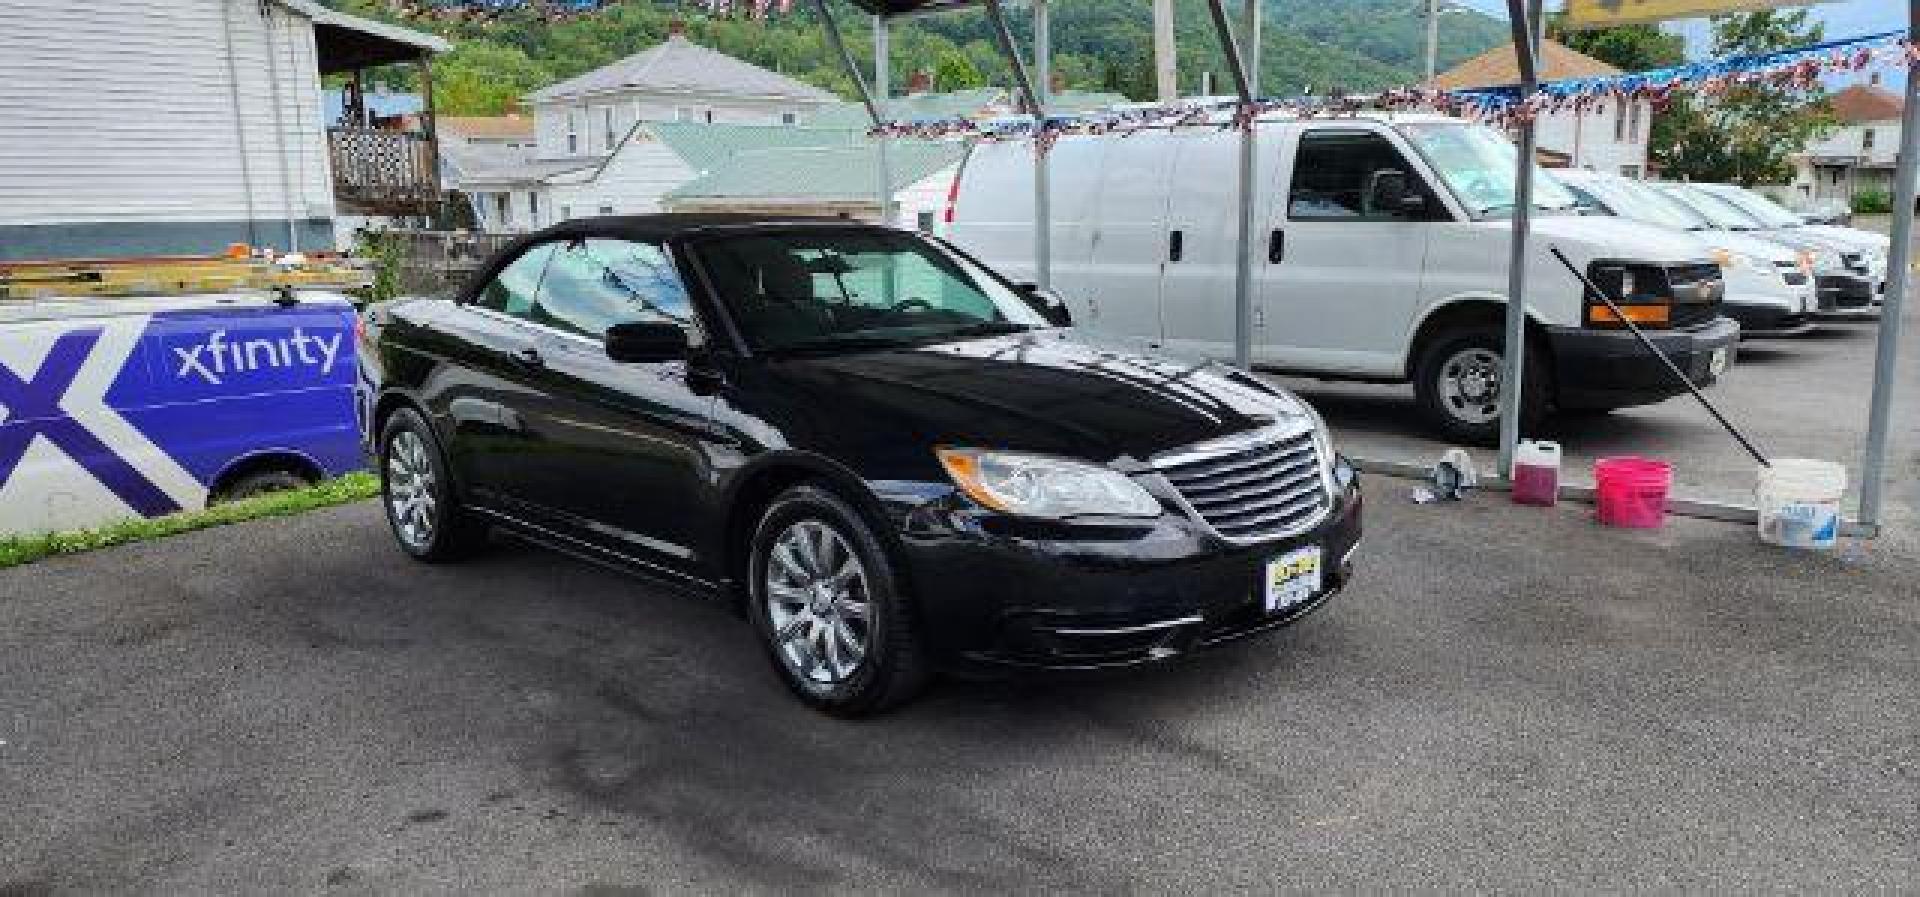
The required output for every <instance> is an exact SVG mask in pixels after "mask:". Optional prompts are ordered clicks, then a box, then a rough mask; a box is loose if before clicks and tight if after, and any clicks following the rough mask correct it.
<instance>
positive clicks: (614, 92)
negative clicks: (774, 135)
mask: <svg viewBox="0 0 1920 897" xmlns="http://www.w3.org/2000/svg"><path fill="white" fill-rule="evenodd" d="M527 102H528V104H529V105H531V106H532V107H533V119H534V130H535V133H536V135H537V137H538V142H539V157H540V158H542V159H569V158H578V157H582V156H604V155H606V154H607V153H610V152H612V151H613V148H614V147H615V146H617V145H618V144H619V143H620V140H621V138H622V137H624V136H625V135H626V133H627V132H628V131H630V130H632V129H633V126H634V125H635V124H638V123H640V122H658V121H693V122H709V123H723V124H789V125H791V124H799V123H801V122H802V121H804V120H805V119H806V118H807V115H808V113H810V112H812V111H813V110H815V109H818V108H820V107H822V106H826V105H830V104H833V103H838V102H840V100H839V98H838V97H835V96H834V95H833V94H831V93H828V92H827V91H824V90H821V89H820V88H818V87H814V86H812V85H810V84H806V83H803V82H800V81H796V80H794V79H792V78H789V77H787V76H785V75H782V74H780V73H778V72H774V71H770V70H768V69H764V68H761V67H759V66H757V65H754V64H752V63H749V62H746V61H743V60H740V59H735V58H734V57H732V56H728V55H727V54H725V53H721V52H719V51H717V50H711V49H708V48H706V47H703V46H700V45H699V44H696V43H694V42H692V41H690V40H688V39H687V36H686V33H685V29H684V26H682V25H680V24H679V23H675V25H674V27H673V32H672V33H671V34H670V35H668V37H667V39H666V41H665V42H664V43H660V44H657V45H655V46H653V47H650V48H648V49H646V50H644V51H641V52H639V53H635V54H634V55H632V56H629V57H627V58H625V59H622V60H620V61H619V62H615V63H613V64H611V65H607V66H604V67H601V68H597V69H594V70H593V71H591V72H587V73H586V74H584V75H580V76H578V77H574V78H569V79H567V80H565V81H562V82H560V83H558V84H554V85H552V86H549V87H546V88H543V89H541V90H538V91H535V92H534V93H533V94H531V95H530V96H528V97H527Z"/></svg>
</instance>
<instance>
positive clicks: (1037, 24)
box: [1033, 0, 1053, 288]
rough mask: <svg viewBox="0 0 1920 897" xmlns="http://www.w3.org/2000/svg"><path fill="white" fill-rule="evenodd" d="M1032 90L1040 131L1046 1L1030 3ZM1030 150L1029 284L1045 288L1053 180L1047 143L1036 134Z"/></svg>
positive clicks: (1049, 36)
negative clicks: (1031, 157) (1030, 257)
mask: <svg viewBox="0 0 1920 897" xmlns="http://www.w3.org/2000/svg"><path fill="white" fill-rule="evenodd" d="M1033 90H1034V93H1035V94H1036V96H1035V97H1034V99H1035V100H1036V101H1038V103H1039V108H1038V109H1036V110H1035V111H1034V120H1035V121H1036V122H1038V125H1037V127H1038V129H1039V130H1041V131H1044V130H1045V129H1046V125H1047V112H1046V109H1047V102H1048V101H1049V100H1050V99H1051V98H1052V96H1053V17H1052V16H1051V15H1050V14H1049V13H1048V11H1047V0H1033ZM1033 150H1034V151H1033V282H1034V283H1037V284H1039V285H1040V286H1041V287H1042V288H1048V287H1052V286H1053V178H1052V171H1051V166H1050V165H1049V163H1048V161H1047V156H1048V153H1047V151H1046V150H1047V144H1046V141H1045V139H1044V138H1043V137H1041V136H1040V135H1039V134H1038V133H1036V135H1035V138H1034V142H1033Z"/></svg>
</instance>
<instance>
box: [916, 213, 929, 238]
mask: <svg viewBox="0 0 1920 897" xmlns="http://www.w3.org/2000/svg"><path fill="white" fill-rule="evenodd" d="M917 218H918V222H919V227H920V232H921V233H923V234H930V233H933V213H932V212H921V213H920V214H919V215H918V216H917Z"/></svg>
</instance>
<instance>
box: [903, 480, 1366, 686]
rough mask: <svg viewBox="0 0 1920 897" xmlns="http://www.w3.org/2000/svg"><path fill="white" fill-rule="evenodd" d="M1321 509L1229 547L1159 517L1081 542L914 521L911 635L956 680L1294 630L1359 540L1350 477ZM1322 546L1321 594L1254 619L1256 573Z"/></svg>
mask: <svg viewBox="0 0 1920 897" xmlns="http://www.w3.org/2000/svg"><path fill="white" fill-rule="evenodd" d="M1336 486H1337V489H1336V492H1335V494H1334V496H1333V501H1332V505H1331V507H1330V509H1329V512H1328V514H1327V515H1326V516H1325V517H1324V518H1322V519H1321V520H1320V521H1319V522H1318V523H1317V524H1316V525H1315V526H1313V527H1312V528H1310V529H1308V530H1307V531H1305V532H1302V533H1299V534H1297V535H1294V536H1291V537H1287V538H1282V539H1276V540H1272V541H1268V542H1262V543H1257V544H1248V545H1240V544H1234V543H1230V542H1228V541H1226V540H1224V539H1222V538H1220V537H1219V536H1218V535H1215V534H1214V533H1213V532H1212V531H1211V530H1210V529H1209V528H1207V527H1206V526H1205V525H1204V524H1202V523H1200V522H1198V521H1195V520H1190V519H1186V518H1184V517H1180V516H1178V515H1174V514H1169V515H1167V516H1165V517H1163V518H1161V519H1160V520H1158V521H1154V522H1151V523H1144V524H1142V525H1140V526H1138V527H1135V528H1133V529H1132V530H1131V531H1129V530H1126V529H1115V530H1108V531H1106V532H1104V533H1097V534H1093V535H1086V534H1073V533H1064V532H1046V531H1034V532H1022V531H1020V530H1019V529H1017V528H1016V529H1013V530H1001V531H997V532H996V531H995V529H996V528H994V527H991V526H988V527H980V526H975V525H974V524H975V523H978V522H979V521H977V520H969V519H968V518H967V517H966V515H964V514H947V515H944V516H946V517H947V518H949V519H947V520H944V521H936V520H935V519H933V518H937V517H939V516H943V515H938V514H934V515H927V514H922V515H920V516H921V518H922V519H921V520H920V521H919V526H915V525H914V521H912V520H909V521H907V523H908V525H907V526H905V527H903V529H902V532H901V534H900V538H901V540H902V543H903V546H904V551H903V552H902V554H903V557H904V559H905V560H906V563H907V567H908V570H907V573H908V576H909V577H910V578H911V580H912V585H913V590H914V593H915V595H916V597H917V598H918V607H919V610H920V616H921V622H922V634H923V636H924V637H925V638H926V639H927V640H928V642H929V643H930V644H929V647H931V648H933V649H934V651H935V652H936V655H937V656H938V657H939V658H940V659H941V661H942V664H943V666H945V667H947V668H949V669H956V670H960V671H963V672H983V671H994V670H1000V671H1006V670H1054V671H1096V670H1112V669H1122V668H1128V667H1135V666H1141V665H1145V664H1152V663H1157V662H1163V661H1169V660H1173V659H1175V658H1178V657H1182V656H1185V655H1188V654H1191V653H1194V652H1196V651H1202V650H1205V649H1208V648H1212V647H1216V646H1219V645H1222V644H1226V643H1228V642H1232V641H1237V640H1239V639H1243V638H1247V637H1249V636H1254V635H1259V634H1262V633H1266V632H1271V631H1274V630H1276V629H1280V628H1282V627H1285V626H1287V625H1290V624H1292V623H1295V622H1298V621H1299V620H1300V619H1302V618H1304V617H1305V616H1306V615H1307V614H1310V613H1312V612H1313V611H1314V610H1316V609H1318V608H1319V607H1321V606H1323V605H1324V604H1325V603H1326V602H1327V601H1328V600H1329V599H1331V598H1332V597H1333V596H1334V595H1335V594H1338V593H1339V592H1340V591H1341V589H1343V588H1345V586H1346V584H1347V582H1348V581H1349V580H1350V578H1351V577H1352V564H1353V555H1354V549H1355V548H1356V546H1358V544H1359V542H1360V512H1361V494H1360V485H1359V481H1358V477H1357V475H1356V474H1355V473H1354V472H1353V469H1352V467H1351V466H1350V465H1348V464H1347V463H1346V462H1345V461H1344V460H1342V461H1341V462H1339V464H1338V465H1337V476H1336ZM1308 545H1316V546H1319V547H1320V548H1321V549H1322V554H1321V563H1322V580H1321V583H1322V590H1321V592H1320V593H1319V594H1318V595H1316V596H1315V597H1313V598H1312V599H1310V600H1308V601H1305V602H1303V603H1301V604H1298V605H1295V606H1293V607H1290V608H1287V609H1284V610H1282V611H1279V612H1277V613H1267V612H1266V609H1265V606H1264V603H1263V593H1262V579H1263V577H1264V576H1265V571H1266V564H1267V562H1268V561H1269V560H1271V559H1273V558H1275V557H1278V556H1280V555H1282V554H1284V553H1286V552H1288V551H1290V550H1293V549H1295V548H1299V547H1302V546H1308Z"/></svg>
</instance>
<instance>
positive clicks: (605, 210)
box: [600, 206, 613, 215]
mask: <svg viewBox="0 0 1920 897" xmlns="http://www.w3.org/2000/svg"><path fill="white" fill-rule="evenodd" d="M600 214H602V215H611V214H613V206H601V207H600Z"/></svg>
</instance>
